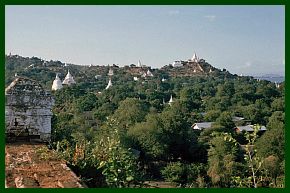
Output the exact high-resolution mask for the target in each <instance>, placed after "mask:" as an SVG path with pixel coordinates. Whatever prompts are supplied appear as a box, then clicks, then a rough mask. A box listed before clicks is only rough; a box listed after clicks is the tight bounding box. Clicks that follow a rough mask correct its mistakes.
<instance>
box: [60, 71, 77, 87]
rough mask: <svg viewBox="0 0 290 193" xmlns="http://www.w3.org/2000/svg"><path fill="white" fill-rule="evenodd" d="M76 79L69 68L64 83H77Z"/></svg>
mask: <svg viewBox="0 0 290 193" xmlns="http://www.w3.org/2000/svg"><path fill="white" fill-rule="evenodd" d="M75 83H76V82H75V80H74V78H73V76H72V75H71V74H70V72H69V70H68V71H67V75H66V76H65V78H64V80H63V82H62V84H67V85H71V84H75Z"/></svg>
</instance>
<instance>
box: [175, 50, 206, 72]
mask: <svg viewBox="0 0 290 193" xmlns="http://www.w3.org/2000/svg"><path fill="white" fill-rule="evenodd" d="M204 62H205V60H204V59H200V58H199V57H198V56H197V54H196V53H195V52H194V54H193V56H192V58H191V59H188V60H187V61H183V60H176V61H174V62H173V63H172V66H173V67H182V66H184V65H195V64H197V68H198V69H199V71H203V69H202V68H201V66H200V65H199V63H204Z"/></svg>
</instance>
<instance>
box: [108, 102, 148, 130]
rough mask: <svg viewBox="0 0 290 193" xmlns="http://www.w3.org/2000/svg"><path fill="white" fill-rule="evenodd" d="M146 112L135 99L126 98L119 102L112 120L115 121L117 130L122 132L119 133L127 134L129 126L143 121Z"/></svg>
mask: <svg viewBox="0 0 290 193" xmlns="http://www.w3.org/2000/svg"><path fill="white" fill-rule="evenodd" d="M128 107H130V108H128ZM147 112H148V108H147V106H146V105H145V104H144V103H143V102H142V101H140V100H138V99H136V98H127V99H125V100H123V101H121V102H120V104H119V107H118V109H117V110H116V111H115V113H114V114H113V118H114V119H115V120H116V121H117V124H118V125H119V126H120V127H119V128H120V129H122V130H123V131H121V132H127V129H128V128H129V127H130V126H132V125H134V124H135V123H137V122H141V121H143V120H144V118H145V116H146V114H147Z"/></svg>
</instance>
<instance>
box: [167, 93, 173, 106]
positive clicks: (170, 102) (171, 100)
mask: <svg viewBox="0 0 290 193" xmlns="http://www.w3.org/2000/svg"><path fill="white" fill-rule="evenodd" d="M172 103H173V98H172V95H171V96H170V100H169V101H168V104H169V105H171V104H172Z"/></svg>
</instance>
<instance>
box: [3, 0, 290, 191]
mask: <svg viewBox="0 0 290 193" xmlns="http://www.w3.org/2000/svg"><path fill="white" fill-rule="evenodd" d="M6 5H285V43H286V44H285V53H287V45H289V39H288V38H287V37H286V34H287V31H288V33H289V30H288V28H289V21H290V19H289V13H288V14H287V9H289V6H290V5H286V0H219V1H215V0H139V1H133V0H123V1H118V0H99V1H96V0H41V1H40V0H25V1H24V0H2V1H0V9H1V10H0V21H1V26H2V27H1V30H0V33H1V35H0V36H1V38H2V41H1V46H0V49H1V55H2V57H1V59H0V60H1V61H0V62H1V64H2V65H0V66H1V69H0V73H1V74H0V79H1V81H0V82H1V89H3V91H1V92H2V93H3V94H2V95H1V98H0V100H1V101H0V104H1V109H2V111H1V112H2V115H1V116H0V119H1V120H0V124H1V128H2V132H0V139H1V140H0V148H1V150H0V152H1V154H0V170H1V171H0V192H4V191H5V192H6V191H7V192H20V191H21V192H23V191H24V192H35V191H40V190H39V189H7V188H5V181H4V179H5V140H4V137H5V136H4V128H5V124H4V123H5V114H4V113H5V112H4V111H5V110H4V109H5V106H4V104H5V97H4V90H5V73H4V70H5V6H6ZM286 21H288V24H287V22H286ZM265 49H266V48H265ZM285 60H286V61H288V59H287V54H285ZM287 72H289V66H286V65H285V81H286V84H285V85H288V82H289V78H288V75H287ZM288 91H289V87H288V86H286V87H285V95H286V96H285V100H286V102H285V113H286V120H285V144H286V145H285V147H286V148H285V159H286V163H287V164H286V174H285V176H287V177H288V176H289V175H287V173H288V171H289V164H288V161H289V155H288V154H289V151H290V148H289V147H287V144H288V143H287V138H289V137H290V136H289V134H290V132H287V127H288V126H289V127H290V122H289V119H287V115H289V108H287V107H288V105H289V102H290V99H288V95H290V94H288ZM287 177H285V188H283V189H266V188H260V189H246V190H245V189H243V188H234V189H230V188H229V189H224V188H210V189H178V188H175V189H104V188H100V189H57V188H56V189H53V191H57V192H63V191H64V192H71V191H73V192H75V191H85V192H118V193H125V192H150V193H151V192H159V193H160V192H164V193H165V192H180V191H181V192H195V191H200V192H207V191H209V192H231V191H234V192H244V191H250V192H252V191H254V192H256V191H258V192H266V191H267V192H268V191H274V192H285V191H286V192H289V189H290V188H289V185H288V181H289V180H288V179H287ZM41 191H44V192H49V191H52V190H51V189H41Z"/></svg>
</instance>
